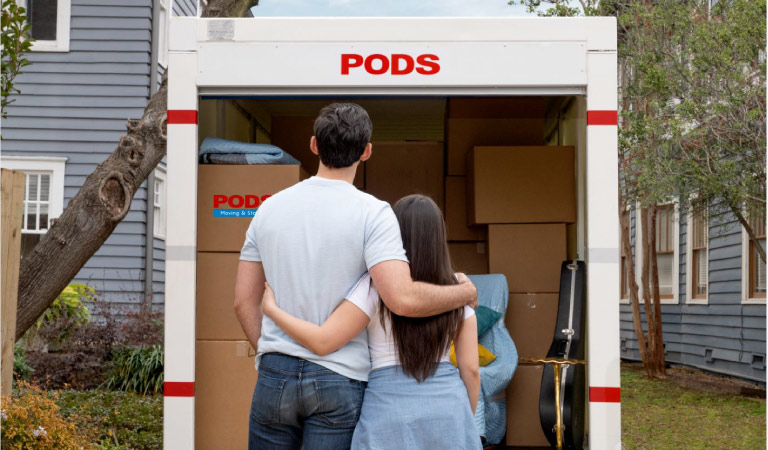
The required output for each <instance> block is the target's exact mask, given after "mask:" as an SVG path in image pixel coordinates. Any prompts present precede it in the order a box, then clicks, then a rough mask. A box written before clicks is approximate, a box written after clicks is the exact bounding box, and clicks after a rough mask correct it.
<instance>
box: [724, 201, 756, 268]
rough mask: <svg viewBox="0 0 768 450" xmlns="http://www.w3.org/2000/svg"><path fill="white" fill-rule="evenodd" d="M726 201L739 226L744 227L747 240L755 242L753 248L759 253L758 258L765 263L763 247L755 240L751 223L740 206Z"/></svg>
mask: <svg viewBox="0 0 768 450" xmlns="http://www.w3.org/2000/svg"><path fill="white" fill-rule="evenodd" d="M728 203H729V205H730V208H731V212H733V215H734V216H736V218H737V219H738V220H739V223H740V224H741V226H743V227H744V230H745V231H746V232H747V235H748V236H749V240H750V241H751V242H752V243H754V244H755V250H757V254H758V255H760V259H762V260H763V263H765V249H764V248H763V246H762V245H760V243H758V242H757V238H756V237H755V230H753V229H752V225H750V223H749V221H748V220H747V219H746V217H744V213H743V212H742V211H741V209H740V208H737V207H735V206H734V205H732V204H731V202H728Z"/></svg>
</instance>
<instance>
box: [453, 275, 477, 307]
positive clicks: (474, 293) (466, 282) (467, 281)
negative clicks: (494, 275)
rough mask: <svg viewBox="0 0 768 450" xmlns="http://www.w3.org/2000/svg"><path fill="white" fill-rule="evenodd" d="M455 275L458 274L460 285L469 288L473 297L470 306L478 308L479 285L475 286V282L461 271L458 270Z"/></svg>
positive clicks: (469, 293)
mask: <svg viewBox="0 0 768 450" xmlns="http://www.w3.org/2000/svg"><path fill="white" fill-rule="evenodd" d="M454 275H456V280H457V281H458V282H459V285H462V286H464V287H465V288H466V289H468V295H469V296H470V297H471V298H472V299H473V300H472V301H471V302H470V303H469V306H471V307H472V309H477V286H475V283H473V282H472V280H470V279H469V277H468V276H466V275H465V274H463V273H461V272H456V273H455V274H454Z"/></svg>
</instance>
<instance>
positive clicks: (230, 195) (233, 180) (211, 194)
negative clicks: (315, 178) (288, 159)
mask: <svg viewBox="0 0 768 450" xmlns="http://www.w3.org/2000/svg"><path fill="white" fill-rule="evenodd" d="M197 174H198V184H197V250H198V251H201V252H240V250H241V249H242V248H243V243H244V242H245V231H246V230H247V229H248V225H250V223H251V219H252V217H253V213H254V212H255V211H256V208H258V204H259V203H260V202H261V200H262V199H263V198H264V196H267V195H274V194H276V193H277V192H280V191H282V190H283V189H285V188H287V187H290V186H293V185H294V184H296V183H298V182H299V181H301V180H303V179H304V178H306V177H307V174H306V172H304V170H303V169H302V168H301V167H300V166H277V165H220V164H201V165H200V166H198V172H197Z"/></svg>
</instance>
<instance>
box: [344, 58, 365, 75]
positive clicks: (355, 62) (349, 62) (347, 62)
mask: <svg viewBox="0 0 768 450" xmlns="http://www.w3.org/2000/svg"><path fill="white" fill-rule="evenodd" d="M362 65H363V57H362V56H361V55H355V54H353V53H345V54H343V55H341V74H342V75H349V69H350V68H352V67H360V66H362Z"/></svg>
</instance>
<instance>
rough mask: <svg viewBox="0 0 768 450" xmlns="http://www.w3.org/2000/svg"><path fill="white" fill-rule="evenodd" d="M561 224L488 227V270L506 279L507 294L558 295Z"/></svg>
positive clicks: (562, 248)
mask: <svg viewBox="0 0 768 450" xmlns="http://www.w3.org/2000/svg"><path fill="white" fill-rule="evenodd" d="M565 259H566V245H565V224H562V223H556V224H519V225H518V224H514V225H489V226H488V266H489V269H490V271H491V273H503V274H504V275H505V276H506V277H507V283H508V284H509V292H512V293H522V294H526V293H528V292H536V293H545V292H554V293H557V292H560V267H561V265H562V263H563V261H565Z"/></svg>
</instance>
